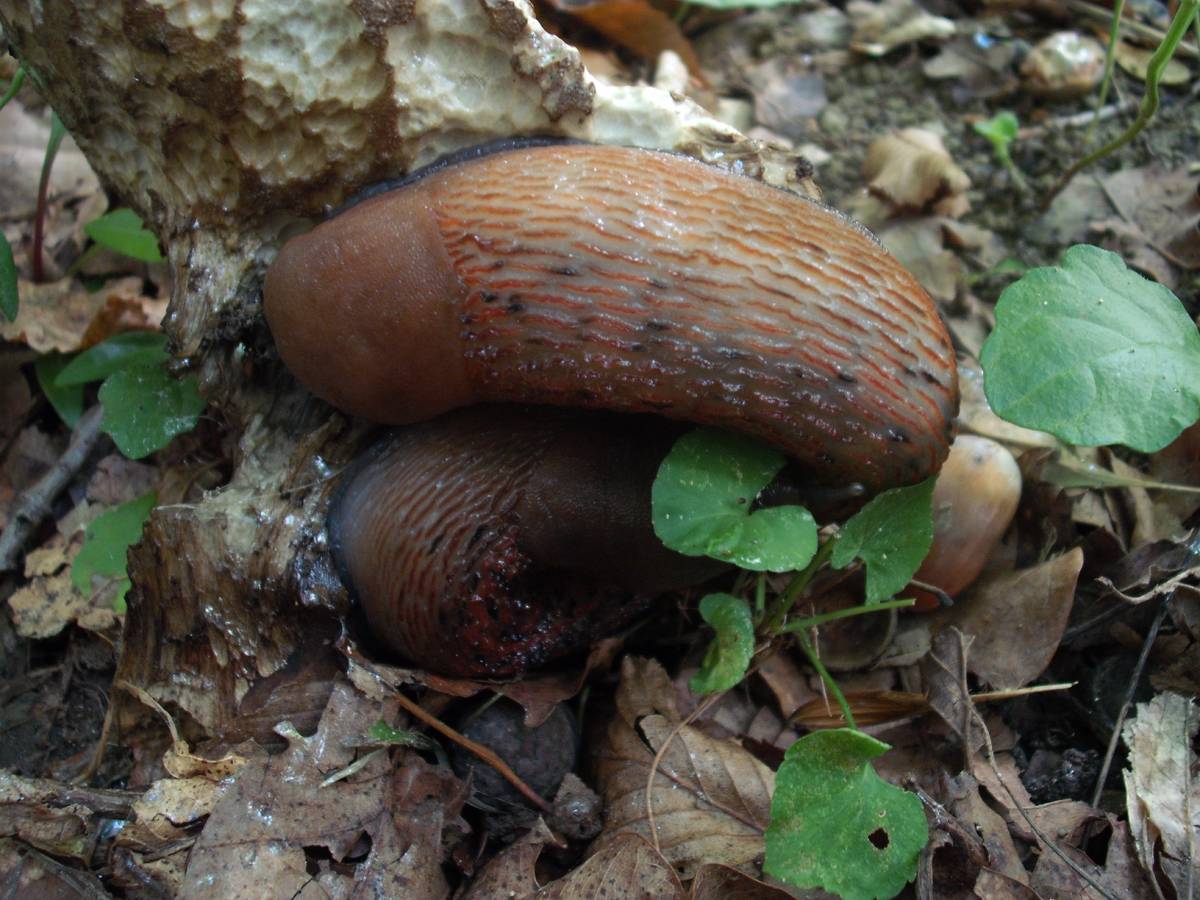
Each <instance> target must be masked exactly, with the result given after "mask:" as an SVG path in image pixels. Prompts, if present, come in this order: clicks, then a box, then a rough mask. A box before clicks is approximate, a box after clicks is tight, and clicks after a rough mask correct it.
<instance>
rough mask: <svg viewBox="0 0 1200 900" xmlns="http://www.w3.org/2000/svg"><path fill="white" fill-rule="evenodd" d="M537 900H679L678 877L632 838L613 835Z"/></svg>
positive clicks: (642, 842) (644, 844)
mask: <svg viewBox="0 0 1200 900" xmlns="http://www.w3.org/2000/svg"><path fill="white" fill-rule="evenodd" d="M534 896H535V897H538V898H541V900H595V898H598V897H603V898H605V900H609V898H611V900H650V898H654V900H659V898H661V900H683V898H684V897H685V896H686V894H684V892H683V885H682V884H680V883H679V876H678V875H676V874H675V870H674V869H672V868H671V864H670V863H669V862H667V861H666V860H665V859H664V858H663V856H662V854H660V853H658V852H657V851H656V850H655V849H654V848H653V847H651V846H650V844H649V842H647V841H646V839H645V838H643V837H641V836H640V835H636V834H629V833H628V832H626V833H624V834H618V835H614V836H613V839H612V840H610V841H608V842H606V843H605V844H604V845H603V846H601V847H600V848H599V849H598V850H596V851H595V852H594V853H593V854H592V855H591V856H590V857H589V858H588V860H587V861H586V862H585V863H584V864H583V865H582V866H580V867H579V868H577V869H575V870H574V871H573V872H571V873H570V874H569V875H565V876H564V877H562V878H560V879H558V881H554V882H551V883H550V884H548V885H546V886H545V887H544V888H542V889H541V890H540V891H538V892H537V893H536V894H535V895H534Z"/></svg>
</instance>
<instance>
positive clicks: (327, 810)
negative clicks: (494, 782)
mask: <svg viewBox="0 0 1200 900" xmlns="http://www.w3.org/2000/svg"><path fill="white" fill-rule="evenodd" d="M380 714H381V710H380V706H379V705H378V704H377V703H375V702H372V701H370V700H368V699H367V698H365V697H363V696H362V695H360V694H358V693H357V692H355V691H354V690H353V689H352V688H351V687H350V686H349V685H348V684H346V683H345V682H341V683H339V684H338V685H337V686H335V688H334V690H333V693H332V694H331V696H330V700H329V704H328V706H327V707H326V709H325V714H324V715H323V716H322V719H321V724H320V726H319V728H318V729H317V732H316V734H314V735H313V736H312V737H309V738H304V737H301V736H300V735H299V733H298V732H295V731H294V730H292V731H288V729H287V728H286V727H283V726H281V731H282V732H284V733H286V734H288V736H289V741H290V743H289V747H288V749H287V751H286V752H284V753H281V754H278V755H275V756H270V757H264V758H261V759H254V760H251V761H249V762H248V763H247V764H246V765H245V766H244V767H243V768H242V769H241V771H240V772H238V774H237V775H236V776H235V777H234V779H233V781H232V784H230V786H229V788H228V789H227V790H226V792H225V793H224V795H223V796H221V798H220V799H219V800H218V801H217V803H216V805H215V806H214V807H213V811H212V814H211V815H210V816H209V819H208V822H207V824H206V825H205V827H204V831H203V832H201V833H200V835H199V837H197V838H196V843H195V845H194V847H193V848H192V852H191V856H190V858H189V861H188V867H187V872H186V874H185V878H184V882H183V886H182V889H181V891H180V896H181V897H185V898H186V897H208V896H211V886H212V885H214V884H220V885H221V889H222V890H221V892H222V896H223V897H256V898H257V897H292V896H296V895H302V894H301V892H302V891H304V890H305V889H306V886H307V885H309V883H310V882H311V881H312V879H313V876H312V874H311V873H310V871H309V860H308V858H307V856H306V851H305V848H306V847H322V848H325V849H326V850H327V851H328V853H329V855H330V856H331V857H332V858H333V860H334V861H335V862H342V863H346V865H349V866H353V874H352V875H347V874H344V873H345V871H346V870H345V868H341V869H340V871H329V872H326V873H324V874H323V876H322V877H323V878H324V879H325V881H326V882H327V883H326V885H325V890H327V891H329V892H331V893H334V894H339V893H341V894H346V895H348V894H349V893H350V892H351V891H353V892H354V894H355V895H356V896H365V897H406V898H409V897H411V898H414V900H421V898H435V897H436V898H441V897H444V896H445V895H446V893H447V890H448V886H447V884H446V882H445V876H444V875H443V873H442V869H441V857H442V832H443V828H444V827H445V826H446V824H447V823H457V822H458V814H459V810H460V809H461V806H462V802H463V799H464V798H463V786H462V784H461V783H460V782H459V781H458V780H457V779H456V778H454V777H453V776H452V775H451V774H450V773H448V772H447V771H445V770H444V769H434V768H431V767H430V766H428V765H427V764H425V763H424V762H423V761H422V760H421V759H420V758H419V757H416V756H415V755H405V756H402V757H401V758H400V764H399V767H398V768H396V769H395V770H393V769H392V766H391V763H390V761H389V757H388V755H387V754H386V753H383V752H377V753H375V755H373V756H371V757H370V758H369V760H368V761H367V762H366V764H365V765H363V766H362V767H361V768H360V769H358V770H357V771H355V772H354V773H353V774H350V775H348V776H347V777H345V778H342V779H341V780H338V781H335V782H333V783H331V784H328V785H325V784H324V782H326V780H327V778H328V777H329V775H330V774H332V773H336V772H339V771H340V770H342V769H345V768H346V767H347V766H348V765H349V764H350V763H351V762H352V761H354V759H355V756H356V755H357V752H358V751H356V750H355V749H354V745H355V744H356V743H357V742H359V741H361V739H362V736H363V734H365V732H366V731H367V729H368V728H369V727H370V725H371V724H372V723H373V722H375V721H376V720H377V719H378V718H379V717H380ZM455 827H459V826H458V825H457V824H456V825H455ZM463 827H465V826H463ZM368 847H369V852H367V848H368ZM364 852H365V853H366V855H365V859H363V860H362V861H361V862H357V863H356V864H355V863H352V862H349V860H351V859H356V858H357V857H358V856H360V855H362V854H363V853H364Z"/></svg>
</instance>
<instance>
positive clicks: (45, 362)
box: [33, 353, 83, 428]
mask: <svg viewBox="0 0 1200 900" xmlns="http://www.w3.org/2000/svg"><path fill="white" fill-rule="evenodd" d="M71 359H72V357H71V356H70V354H66V353H47V354H45V355H44V356H39V357H38V358H37V362H35V363H34V364H33V371H34V372H35V373H36V374H37V380H38V385H39V386H40V387H41V389H42V393H43V394H45V395H46V399H47V400H49V401H50V405H51V406H53V407H54V411H55V412H56V413H58V417H59V418H60V419H62V420H63V421H64V422H66V423H67V426H68V427H70V428H74V427H75V424H76V423H77V422H78V421H79V417H80V416H81V415H83V385H82V384H70V385H60V384H59V383H58V381H57V379H58V376H59V374H60V373H61V372H62V370H63V369H64V368H65V367H66V366H67V365H68V364H70V362H71Z"/></svg>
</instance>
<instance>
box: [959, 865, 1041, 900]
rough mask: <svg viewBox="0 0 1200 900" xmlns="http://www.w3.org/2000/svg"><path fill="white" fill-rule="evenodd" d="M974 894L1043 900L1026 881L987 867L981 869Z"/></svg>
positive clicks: (1001, 899) (1008, 899) (994, 899)
mask: <svg viewBox="0 0 1200 900" xmlns="http://www.w3.org/2000/svg"><path fill="white" fill-rule="evenodd" d="M973 896H975V897H987V898H988V900H1041V897H1040V896H1039V894H1038V893H1037V891H1035V890H1034V889H1033V888H1031V887H1030V886H1029V885H1028V884H1026V883H1025V882H1024V881H1022V880H1019V879H1014V878H1010V877H1009V876H1007V875H1002V874H1001V873H1000V872H996V871H994V870H992V869H986V868H985V869H980V870H979V877H978V878H977V879H975V892H974V894H973Z"/></svg>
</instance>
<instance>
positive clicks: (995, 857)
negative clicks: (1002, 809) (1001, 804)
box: [946, 772, 1029, 897]
mask: <svg viewBox="0 0 1200 900" xmlns="http://www.w3.org/2000/svg"><path fill="white" fill-rule="evenodd" d="M946 793H947V806H948V808H949V809H950V811H951V812H952V813H954V815H955V816H957V817H958V820H959V821H960V822H961V823H962V824H963V825H964V826H965V827H966V828H968V829H970V830H972V831H974V832H975V833H976V834H977V835H979V837H980V839H981V840H982V841H983V846H984V848H985V849H986V850H987V855H988V866H987V868H988V869H990V870H991V871H992V872H995V873H998V874H1000V875H1002V876H1004V877H1005V878H1008V879H1010V880H1011V881H1014V882H1016V883H1018V884H1022V885H1028V884H1029V875H1028V873H1027V872H1026V871H1025V867H1024V866H1023V865H1022V864H1021V855H1020V853H1018V852H1017V845H1016V844H1015V843H1013V839H1012V835H1011V834H1010V833H1009V830H1008V823H1007V822H1005V820H1004V818H1003V817H1002V816H1001V815H1000V814H999V813H997V812H996V811H995V810H994V809H992V807H991V806H989V805H988V804H987V802H986V801H984V799H983V797H981V796H980V794H979V782H977V781H976V780H975V779H974V778H972V777H971V776H970V775H969V774H967V773H965V772H964V773H962V774H961V775H959V776H957V777H956V778H954V779H952V780H951V781H950V783H949V785H947V788H946ZM980 877H981V878H982V877H983V871H981V872H980ZM984 880H985V881H986V880H987V879H986V878H985V879H984ZM975 889H976V892H977V893H979V896H981V897H986V896H988V894H986V893H982V892H980V891H979V884H978V882H976V886H975Z"/></svg>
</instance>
